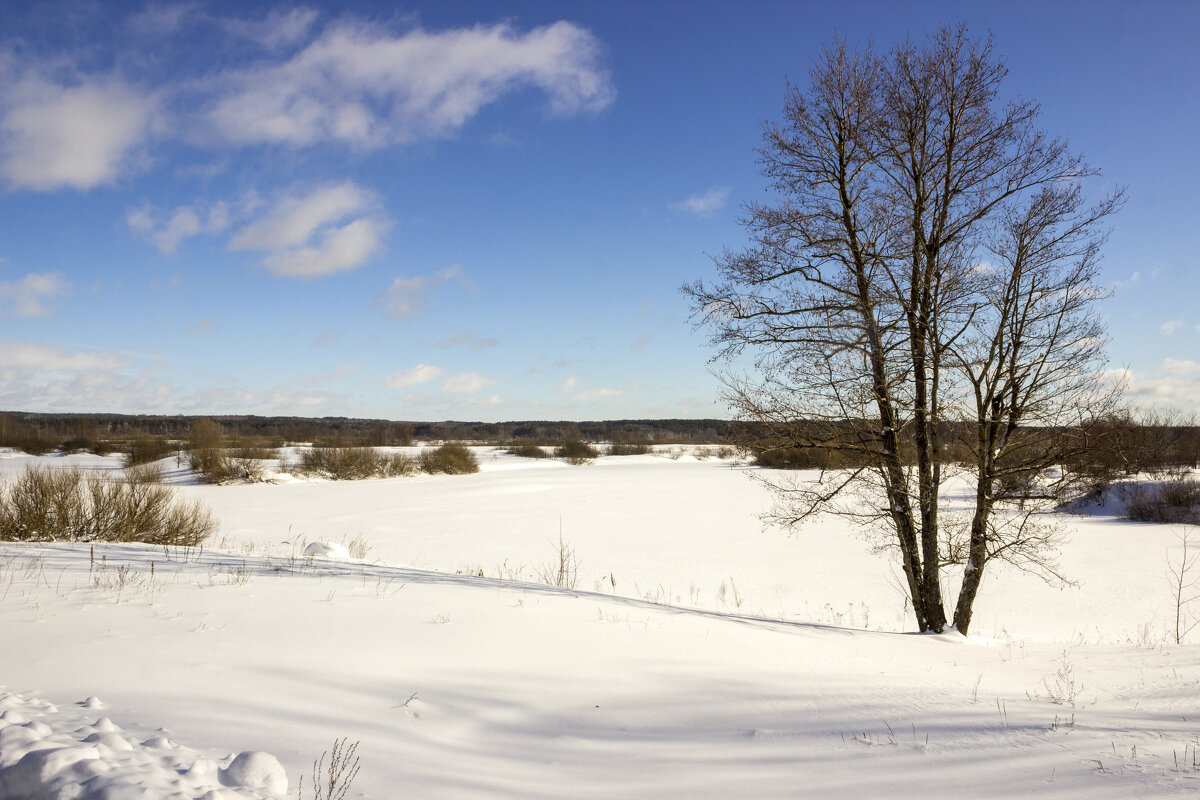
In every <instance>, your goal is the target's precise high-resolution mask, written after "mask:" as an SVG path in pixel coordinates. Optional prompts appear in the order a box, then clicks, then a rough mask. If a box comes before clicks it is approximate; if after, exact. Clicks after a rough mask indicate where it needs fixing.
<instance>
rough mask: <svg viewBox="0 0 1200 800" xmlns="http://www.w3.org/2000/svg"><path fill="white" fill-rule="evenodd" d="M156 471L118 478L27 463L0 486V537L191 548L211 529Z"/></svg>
mask: <svg viewBox="0 0 1200 800" xmlns="http://www.w3.org/2000/svg"><path fill="white" fill-rule="evenodd" d="M160 474H161V473H159V472H158V471H156V470H153V469H151V470H138V469H134V470H129V471H128V472H127V473H126V474H125V476H124V478H123V479H121V480H109V479H107V478H106V477H105V476H104V475H103V474H101V473H97V472H90V473H85V472H84V471H83V470H80V469H66V470H54V469H48V468H45V467H34V466H30V467H28V468H26V470H25V472H24V474H23V475H21V476H20V477H19V478H17V479H16V480H15V481H12V482H11V483H7V484H5V485H4V486H3V488H2V490H0V501H2V502H0V539H3V540H6V541H24V542H57V541H71V542H146V543H148V544H155V545H175V546H181V547H193V546H195V545H198V544H200V543H201V542H203V541H204V540H205V539H207V538H208V537H209V536H211V535H212V533H213V532H214V531H215V530H216V527H217V524H216V522H215V521H214V520H213V518H212V515H211V514H210V513H209V512H208V510H207V509H205V508H204V507H203V506H202V505H200V504H199V503H197V502H191V503H188V502H183V501H179V500H177V499H176V498H175V495H174V491H173V490H172V489H171V488H170V487H169V486H163V485H161V484H157V483H155V482H154V481H155V480H156V478H157V477H158V476H160Z"/></svg>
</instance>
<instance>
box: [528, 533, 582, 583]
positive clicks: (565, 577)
mask: <svg viewBox="0 0 1200 800" xmlns="http://www.w3.org/2000/svg"><path fill="white" fill-rule="evenodd" d="M536 574H537V579H538V580H539V581H541V582H542V583H544V584H547V585H548V586H561V587H562V588H564V589H574V588H575V587H576V586H577V585H578V583H579V557H578V556H576V555H575V548H574V546H572V545H571V544H570V542H566V541H564V540H563V538H562V534H561V533H560V534H558V553H557V557H556V558H555V560H554V561H551V562H549V563H548V564H546V565H545V566H543V567H540V568H539V569H538V570H537V573H536Z"/></svg>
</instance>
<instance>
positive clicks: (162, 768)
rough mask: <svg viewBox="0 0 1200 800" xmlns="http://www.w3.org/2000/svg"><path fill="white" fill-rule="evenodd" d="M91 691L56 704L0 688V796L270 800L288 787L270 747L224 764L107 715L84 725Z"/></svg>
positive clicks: (91, 705) (16, 799)
mask: <svg viewBox="0 0 1200 800" xmlns="http://www.w3.org/2000/svg"><path fill="white" fill-rule="evenodd" d="M97 703H98V700H97V699H96V698H95V697H89V698H88V699H87V700H86V701H84V702H81V703H78V704H77V706H78V708H76V709H71V710H66V709H63V710H60V709H58V708H56V707H55V706H54V705H52V704H50V703H48V702H47V701H45V700H43V699H40V698H37V697H32V696H26V695H20V694H13V693H11V692H0V709H4V710H3V713H0V797H4V798H11V800H21V798H34V799H37V800H40V798H94V799H95V800H141V799H142V798H147V799H149V798H162V799H163V800H175V799H176V798H204V800H233V798H238V797H246V798H274V797H281V796H282V795H283V793H284V792H286V791H287V783H288V782H287V775H286V773H285V772H284V769H283V765H282V764H280V763H279V761H278V760H276V758H275V757H274V756H272V755H270V754H269V753H240V754H239V755H237V756H228V757H227V758H225V759H223V760H222V763H225V764H226V766H224V767H222V766H221V764H220V763H218V762H216V761H213V760H210V759H208V758H205V757H203V756H201V755H200V754H198V753H197V752H195V751H194V750H189V749H188V748H185V747H181V746H179V745H177V744H175V743H174V742H172V741H171V740H170V739H168V738H167V737H165V736H151V737H149V738H147V739H145V740H139V737H138V736H136V735H130V734H127V733H125V732H124V731H122V730H121V728H120V727H119V726H118V725H117V724H116V723H114V722H113V721H112V720H111V719H109V718H108V717H100V718H99V719H97V720H95V721H94V722H91V723H87V722H86V721H84V720H87V719H89V717H88V712H90V711H91V710H92V709H93V708H94V707H95V706H96V704H97Z"/></svg>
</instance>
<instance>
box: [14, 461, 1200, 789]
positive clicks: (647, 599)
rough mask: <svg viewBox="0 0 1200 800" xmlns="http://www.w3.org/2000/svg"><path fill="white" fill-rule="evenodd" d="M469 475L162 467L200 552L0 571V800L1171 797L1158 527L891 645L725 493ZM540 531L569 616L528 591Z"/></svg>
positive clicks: (731, 484)
mask: <svg viewBox="0 0 1200 800" xmlns="http://www.w3.org/2000/svg"><path fill="white" fill-rule="evenodd" d="M477 453H478V455H479V456H480V459H481V463H482V467H483V470H482V471H481V472H480V473H479V474H476V475H467V476H436V477H430V476H421V477H413V478H398V479H389V480H373V481H357V482H340V481H292V482H280V483H278V484H253V485H233V486H205V485H201V484H199V483H198V482H196V481H194V480H192V479H191V477H190V476H188V475H187V474H186V473H185V472H184V471H182V470H180V471H176V469H177V468H176V467H175V464H174V462H173V460H168V461H166V462H164V465H165V466H167V467H168V469H169V470H170V471H171V480H172V481H173V482H175V483H176V484H177V485H178V487H179V491H180V492H182V493H184V494H185V495H187V496H188V497H195V498H198V499H201V500H202V501H204V502H205V503H206V504H208V505H209V506H210V507H211V508H212V509H213V511H214V513H215V514H216V516H217V517H218V519H219V520H220V522H221V531H220V533H219V534H218V535H217V537H215V539H214V540H213V542H211V543H210V545H209V546H208V547H206V548H205V549H204V550H203V552H200V551H182V550H181V551H176V550H171V549H167V550H164V549H163V548H153V547H148V546H143V545H96V546H94V548H93V547H91V546H89V545H87V544H73V545H71V544H56V545H52V546H51V545H20V544H14V543H8V544H0V598H2V599H0V692H6V693H7V694H3V695H2V697H3V699H0V712H2V713H0V781H3V782H0V787H4V789H3V790H0V797H5V798H8V797H14V798H19V797H58V796H63V797H212V798H216V797H227V798H234V797H264V798H267V797H271V798H281V797H290V796H295V791H296V784H297V781H298V779H299V777H300V776H301V775H302V774H303V775H305V776H306V777H305V790H308V789H309V788H310V787H311V783H310V780H309V776H310V775H311V771H312V765H313V762H314V761H315V760H316V759H317V758H318V757H319V756H321V754H322V753H324V752H327V751H329V750H330V748H331V746H332V744H333V742H334V741H335V740H336V739H339V738H342V737H347V738H348V739H349V741H350V742H355V741H358V742H360V746H359V749H358V753H357V754H358V756H359V757H361V759H362V762H361V772H360V773H359V775H358V777H357V779H356V780H355V782H354V784H353V788H352V789H351V791H350V793H349V794H348V796H349V797H373V798H388V797H394V796H396V795H397V793H398V792H402V793H403V794H406V795H411V796H416V797H445V798H451V797H453V798H460V797H513V796H520V797H533V798H543V797H544V798H550V797H561V796H566V795H572V796H582V797H637V796H650V795H655V796H663V797H714V798H716V797H731V796H741V797H796V796H808V797H826V796H831V795H837V796H840V797H841V796H844V797H849V798H855V797H864V798H865V797H877V796H880V795H882V794H885V793H886V794H889V795H892V796H901V797H903V796H912V795H916V794H921V795H924V796H929V797H958V796H963V795H969V796H972V797H979V798H990V797H996V798H999V797H1012V796H1016V795H1030V796H1036V797H1045V798H1069V797H1078V796H1080V795H1082V794H1085V793H1086V794H1088V795H1090V796H1094V797H1096V798H1106V797H1112V798H1118V797H1122V798H1123V797H1132V796H1136V797H1194V796H1196V795H1197V793H1200V769H1198V768H1197V766H1196V763H1197V758H1198V757H1197V756H1196V752H1197V746H1198V745H1200V739H1198V734H1200V725H1198V724H1197V720H1198V719H1200V691H1198V687H1200V649H1198V647H1200V646H1198V645H1194V644H1190V643H1185V644H1183V645H1176V644H1174V642H1173V641H1172V640H1171V639H1170V637H1169V636H1168V635H1167V633H1168V628H1169V625H1170V623H1172V622H1173V619H1174V605H1173V602H1172V598H1171V594H1170V589H1169V587H1168V586H1167V583H1166V580H1165V577H1164V576H1165V573H1166V567H1167V559H1168V557H1169V556H1170V555H1171V554H1177V552H1178V540H1177V537H1178V535H1179V534H1180V533H1181V532H1182V529H1181V528H1180V527H1179V526H1160V525H1142V524H1134V523H1129V522H1124V521H1121V520H1118V519H1115V518H1114V517H1112V516H1104V515H1091V516H1087V517H1078V516H1071V517H1064V520H1065V521H1066V523H1067V524H1068V525H1069V527H1070V528H1071V532H1072V536H1071V539H1070V541H1069V542H1068V543H1067V544H1066V546H1065V547H1064V550H1063V556H1062V566H1063V569H1064V571H1065V572H1066V574H1067V575H1068V576H1070V577H1071V578H1072V579H1074V580H1075V581H1076V582H1077V583H1078V585H1077V586H1074V587H1062V588H1059V587H1050V586H1047V585H1045V584H1043V583H1042V582H1041V581H1039V580H1038V579H1036V578H1033V577H1031V576H1028V575H1025V574H1022V573H1020V572H1017V571H1015V570H1012V569H994V565H989V572H988V574H987V577H986V578H985V581H984V585H983V589H982V590H981V596H980V599H979V603H978V607H977V610H976V616H975V624H974V627H973V635H972V636H971V637H962V636H959V635H958V634H954V633H948V634H943V635H938V636H930V635H915V634H911V633H908V631H911V630H912V627H913V622H912V617H911V613H908V614H906V613H905V606H904V603H903V596H902V593H901V591H900V590H899V588H898V587H897V585H896V577H897V576H898V575H899V574H900V573H899V569H898V567H896V566H895V565H894V564H893V563H892V562H891V559H890V556H889V555H888V553H886V552H884V553H875V552H872V550H871V549H870V546H869V544H870V543H869V541H867V540H865V539H864V536H863V534H862V533H861V532H860V531H857V530H855V529H853V528H851V527H850V526H848V525H847V523H845V522H844V521H842V520H839V519H822V520H820V521H819V522H817V523H815V524H813V525H810V526H807V527H805V528H802V529H800V530H799V531H796V532H793V533H791V534H789V533H787V532H784V531H780V530H778V529H774V528H768V529H763V527H762V525H761V523H760V522H759V519H758V516H757V515H758V514H760V513H762V512H765V511H767V510H768V509H769V508H770V503H771V497H770V495H769V494H768V493H767V491H766V490H765V489H764V487H762V486H761V485H760V484H759V483H757V482H755V481H753V480H750V478H749V476H750V475H751V474H752V473H753V470H749V469H746V468H744V467H742V466H740V465H738V464H735V463H731V462H723V461H720V460H717V459H712V458H708V459H703V460H701V459H697V458H695V457H691V455H692V454H690V453H688V454H685V456H684V457H678V458H674V457H663V456H664V455H666V454H657V455H646V456H625V457H618V458H602V459H599V460H598V461H596V462H595V463H593V464H591V465H588V466H584V467H571V466H567V465H564V464H563V463H562V462H557V461H548V460H542V459H538V460H534V459H528V460H527V459H520V458H516V457H512V456H508V455H505V454H503V453H500V452H498V451H493V450H490V449H487V448H479V449H477ZM29 460H30V459H28V458H26V457H21V456H17V455H15V454H9V455H8V457H2V456H0V470H2V471H3V472H4V473H6V474H12V473H14V472H19V471H20V469H23V467H24V464H25V463H27V462H28V461H29ZM42 461H43V462H44V463H52V464H54V465H59V464H64V463H74V464H78V465H79V466H82V467H85V468H89V469H112V468H114V466H115V465H116V464H117V463H118V462H117V461H116V460H115V459H112V458H107V459H103V458H98V457H95V456H70V457H51V458H46V459H42ZM560 534H561V537H562V541H563V542H565V543H567V544H569V545H570V546H571V547H572V548H573V550H574V553H575V555H576V557H577V558H578V560H579V581H578V584H577V586H576V587H575V588H573V589H572V588H559V587H551V586H546V585H543V584H540V583H538V582H537V576H538V572H539V570H541V569H542V568H543V567H545V566H546V565H548V564H550V562H552V561H554V560H556V559H557V556H558V542H559V536H560ZM351 553H355V554H356V555H354V556H352V555H351ZM121 567H124V568H125V570H124V572H123V573H121V574H123V576H124V577H123V578H121V579H119V578H118V574H119V573H118V571H119V570H120V568H121ZM480 573H482V577H481V576H480ZM121 580H124V583H123V584H121V583H120V581H121ZM948 588H949V587H948ZM1198 610H1200V609H1198ZM99 698H103V700H100V699H99ZM89 739H90V741H89ZM235 752H241V755H237V756H235V755H234V753H235ZM31 754H32V758H30V756H31ZM39 754H40V755H39ZM268 754H269V755H268ZM25 758H30V761H29V762H28V763H26V764H25V766H24V767H21V768H20V769H19V770H15V768H16V767H18V766H19V765H20V764H21V763H22V760H23V759H25ZM14 770H15V771H14ZM31 775H32V776H33V777H32V778H31V777H30V776H31ZM22 781H24V783H23V784H22V783H21V782H22ZM22 785H24V786H26V787H35V788H26V789H13V788H11V787H12V786H22ZM67 787H74V788H67ZM81 787H82V788H81ZM22 791H24V792H25V793H24V794H22V793H21V792H22ZM38 792H41V794H38ZM70 792H75V794H71V793H70ZM122 792H124V794H122ZM138 792H140V794H138ZM289 792H290V793H289Z"/></svg>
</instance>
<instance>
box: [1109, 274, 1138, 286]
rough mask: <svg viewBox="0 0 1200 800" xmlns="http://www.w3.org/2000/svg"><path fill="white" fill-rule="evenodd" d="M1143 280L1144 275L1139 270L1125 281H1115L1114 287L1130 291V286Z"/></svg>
mask: <svg viewBox="0 0 1200 800" xmlns="http://www.w3.org/2000/svg"><path fill="white" fill-rule="evenodd" d="M1141 279H1142V273H1141V272H1139V271H1137V270H1134V271H1133V273H1132V274H1130V276H1129V277H1128V278H1126V279H1125V280H1116V281H1113V284H1112V285H1113V288H1114V289H1128V288H1129V287H1130V286H1133V285H1134V284H1135V283H1137V282H1138V281H1140V280H1141Z"/></svg>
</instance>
